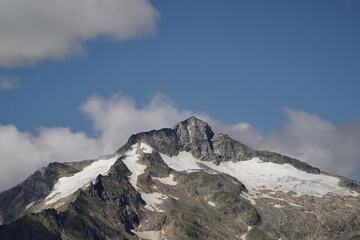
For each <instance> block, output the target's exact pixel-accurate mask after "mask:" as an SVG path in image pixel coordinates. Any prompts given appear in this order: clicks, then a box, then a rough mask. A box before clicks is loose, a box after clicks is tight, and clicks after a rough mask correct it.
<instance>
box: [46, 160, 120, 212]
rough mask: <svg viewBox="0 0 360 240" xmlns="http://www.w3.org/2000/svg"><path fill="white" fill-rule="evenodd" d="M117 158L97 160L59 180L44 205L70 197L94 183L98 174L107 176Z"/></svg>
mask: <svg viewBox="0 0 360 240" xmlns="http://www.w3.org/2000/svg"><path fill="white" fill-rule="evenodd" d="M118 157H119V156H114V157H112V158H110V159H99V160H97V161H96V162H93V163H92V164H90V165H89V166H87V167H85V168H84V169H83V170H82V171H81V172H78V173H75V174H74V175H72V176H70V177H61V178H59V179H58V181H57V182H56V184H55V185H54V187H53V190H52V191H51V192H50V194H49V195H48V196H47V197H46V199H45V200H46V202H45V205H49V204H53V203H56V202H57V201H59V200H60V199H62V198H66V197H68V196H70V195H71V194H73V193H75V192H76V191H77V190H78V189H79V188H82V187H83V186H85V185H87V184H88V183H90V182H91V181H94V180H95V179H96V177H97V176H98V175H99V174H101V175H103V176H105V175H107V173H108V172H109V170H110V168H111V166H112V165H113V164H114V163H115V162H116V160H117V159H118Z"/></svg>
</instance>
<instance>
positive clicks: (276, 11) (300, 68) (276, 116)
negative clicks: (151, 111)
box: [0, 0, 360, 178]
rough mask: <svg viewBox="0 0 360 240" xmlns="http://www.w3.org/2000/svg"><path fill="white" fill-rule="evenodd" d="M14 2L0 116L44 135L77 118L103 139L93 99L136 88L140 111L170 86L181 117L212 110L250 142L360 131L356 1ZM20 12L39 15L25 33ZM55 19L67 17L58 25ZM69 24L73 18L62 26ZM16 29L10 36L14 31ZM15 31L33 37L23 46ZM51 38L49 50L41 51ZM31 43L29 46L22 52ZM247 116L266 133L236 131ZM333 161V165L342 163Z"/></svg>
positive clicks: (127, 94)
mask: <svg viewBox="0 0 360 240" xmlns="http://www.w3.org/2000/svg"><path fill="white" fill-rule="evenodd" d="M77 1H78V2H82V4H85V3H84V2H86V1H85V0H77ZM99 1H100V2H101V0H99ZM9 2H10V0H4V1H3V2H1V3H0V8H2V9H3V11H4V12H5V11H7V12H9V14H8V15H6V14H1V15H2V17H0V20H1V21H0V22H1V23H0V28H2V29H4V31H3V32H4V34H2V35H3V36H2V37H0V39H1V41H0V109H1V113H0V124H1V125H2V126H10V125H13V126H15V127H16V133H19V134H20V135H21V133H27V134H30V135H31V138H33V139H38V138H39V132H38V130H36V129H38V128H39V127H41V126H44V127H47V128H58V127H63V128H69V131H70V132H71V133H74V134H75V133H79V132H82V133H83V134H85V135H86V137H87V138H90V139H92V138H93V139H97V138H99V136H100V137H101V136H102V134H103V133H104V129H103V128H102V127H99V126H97V125H99V120H96V119H95V117H94V115H96V114H97V113H98V112H97V113H96V114H95V113H94V111H95V110H84V106H85V105H86V104H88V103H89V101H90V100H94V99H97V100H98V101H100V102H102V103H103V104H105V105H106V104H110V102H111V101H118V102H121V103H123V104H125V103H124V101H125V100H124V99H125V98H127V99H128V100H129V99H130V100H129V101H130V102H131V103H132V104H134V106H133V109H132V110H134V109H135V110H138V111H141V110H144V109H148V108H151V107H150V105H151V102H156V101H155V100H154V99H157V98H158V96H159V93H161V94H163V95H165V97H164V96H163V97H160V98H161V99H162V100H160V102H161V104H160V105H159V106H164V105H166V107H165V109H169V108H171V109H172V110H174V111H176V112H177V113H179V115H176V114H175V115H176V116H178V117H179V118H180V117H181V116H187V115H188V114H190V113H191V114H193V113H194V114H199V115H201V116H205V118H206V117H208V118H209V119H210V120H209V121H214V122H215V121H216V122H217V123H218V124H219V126H221V127H219V129H221V130H223V131H225V132H228V133H229V134H233V136H234V137H236V136H237V137H238V139H240V140H244V141H245V142H246V141H248V143H249V144H250V145H251V144H252V145H253V146H256V147H262V148H268V149H270V150H278V151H282V152H284V153H286V154H290V155H293V156H295V157H298V156H302V155H301V154H303V153H301V154H300V153H297V150H296V148H297V147H299V144H301V143H302V142H306V141H308V142H309V143H314V141H313V142H312V141H311V139H317V140H316V141H315V142H318V140H319V139H323V138H324V136H325V135H321V134H323V133H324V132H326V134H328V133H329V132H332V133H333V134H335V135H336V136H337V137H338V139H345V140H344V142H350V143H351V144H354V143H358V142H359V141H360V140H359V139H360V134H359V136H358V135H357V133H358V132H359V131H360V129H359V126H360V125H359V124H358V121H360V110H359V102H360V94H359V90H360V79H359V78H360V67H359V66H360V44H359V43H360V2H358V1H352V0H347V1H345V0H344V1H329V0H327V1H235V0H231V1H203V0H199V1H189V0H184V1H150V2H147V1H142V0H139V1H135V2H137V3H138V5H134V6H132V5H131V4H129V1H126V0H123V1H122V0H119V1H116V0H113V1H110V2H112V3H114V2H119V3H120V4H119V5H118V6H117V5H114V6H112V9H115V10H119V11H120V14H116V11H115V10H114V12H111V10H109V9H107V8H104V10H103V12H100V10H98V9H92V8H91V7H89V8H86V9H88V11H90V12H91V16H90V15H89V16H88V19H87V18H86V17H85V18H84V19H85V20H86V21H85V20H84V21H81V20H79V18H80V17H79V18H76V17H74V18H73V19H72V18H71V17H72V15H71V14H70V13H68V12H65V14H64V15H61V14H59V16H57V15H56V16H54V17H52V16H51V15H44V16H42V15H41V14H40V17H39V18H36V17H34V14H37V15H39V14H38V12H36V11H37V10H36V9H35V8H34V9H35V10H36V11H35V10H34V11H32V10H28V7H26V4H25V1H23V2H24V3H23V5H21V2H22V1H20V5H11V4H10V3H9ZM64 2H68V3H69V4H74V3H71V1H64ZM75 2H76V1H75ZM44 3H45V2H44ZM27 4H31V1H30V3H29V2H28V3H27ZM114 4H115V3H114ZM1 5H3V7H1ZM45 5H46V4H45ZM130 5H131V6H130ZM34 6H35V5H34ZM79 6H80V5H79ZM50 7H52V6H50ZM87 7H88V6H87ZM7 8H8V9H7ZM31 9H32V8H31ZM59 9H60V10H59V12H61V8H59ZM64 9H66V8H64ZM74 9H75V10H76V6H75V7H74ZM79 9H80V8H79ZM81 9H84V7H82V8H81ZM122 9H125V10H124V12H121V11H122ZM138 9H140V10H141V11H140V10H139V11H137V10H138ZM135 10H136V11H135ZM82 11H83V10H79V12H80V13H81V14H82ZM84 11H85V10H84ZM92 11H93V12H92ZM126 11H128V12H130V14H127V13H126ZM0 13H1V10H0ZM14 13H15V14H14ZM17 14H19V15H17ZM20 14H22V15H26V14H28V16H29V18H24V19H30V20H29V21H30V23H29V28H30V31H29V32H27V33H24V32H25V31H26V30H24V29H23V28H22V27H21V26H22V24H23V23H22V22H21V21H22V20H23V19H22V18H20V20H19V19H17V18H16V16H20ZM96 14H98V15H96ZM112 14H113V15H112ZM79 15H80V14H79ZM26 16H27V15H26ZM62 16H68V18H69V19H70V20H71V21H70V24H69V23H67V22H66V21H63V20H58V22H56V21H55V20H56V19H57V17H58V18H59V19H61V17H62ZM74 16H75V15H74ZM84 16H85V15H84ZM94 16H97V19H95V20H94V19H93V18H95V17H94ZM107 16H110V17H109V19H107V20H103V19H105V18H107ZM111 17H113V18H111ZM32 19H35V20H34V22H31V21H32ZM54 19H55V20H54ZM40 20H41V21H40ZM53 20H54V22H56V23H60V24H54V25H52V22H53ZM93 20H94V23H93ZM132 22H135V23H134V24H131V23H132ZM39 23H41V24H39ZM43 23H45V24H43ZM47 23H48V24H47ZM122 23H124V24H123V25H124V26H123V27H122ZM61 24H63V25H64V26H60V27H59V25H61ZM66 24H68V25H74V27H71V26H66ZM77 25H79V29H77V28H76V26H77ZM90 25H91V26H90ZM94 26H96V27H94ZM118 26H120V27H118ZM56 27H59V30H57V29H56ZM41 28H44V29H45V28H46V30H44V31H43V29H41ZM48 29H55V30H54V32H55V33H56V34H54V33H52V35H51V34H47V33H48V32H49V30H48ZM84 29H85V30H84ZM87 29H90V30H88V32H86V31H87ZM132 29H135V30H134V31H132ZM32 30H33V32H31V31H32ZM134 32H135V33H134ZM7 34H8V35H9V36H11V37H12V38H10V37H9V38H6V37H7V36H6V35H7ZM35 35H38V36H39V38H36V37H34V36H35ZM50 35H51V36H50ZM54 36H55V37H54ZM8 39H16V40H18V39H23V40H21V41H19V45H18V46H17V45H16V44H11V42H15V43H17V42H16V41H10V40H8ZM64 39H65V40H64ZM69 39H72V40H73V42H76V43H73V42H72V43H71V41H70V40H69ZM6 41H9V42H10V43H9V44H8V45H6V44H7V43H6ZM51 41H54V44H50V43H51ZM62 41H69V42H70V43H68V42H66V43H64V46H65V47H67V49H65V48H64V49H65V50H62V48H60V47H59V46H62V43H63V42H62ZM48 43H49V47H47V48H45V47H44V49H46V50H43V51H40V50H39V51H38V52H36V51H37V49H38V48H39V49H41V47H42V46H45V45H46V46H47V44H48ZM57 43H59V44H57ZM2 44H3V46H4V47H1V45H2ZM9 46H10V47H9ZM26 46H29V47H28V48H27V47H26ZM69 46H70V47H69ZM79 46H80V50H79ZM12 48H14V49H12ZM50 48H52V49H51V50H49V49H50ZM56 48H59V49H60V50H59V49H56ZM8 49H10V50H9V51H8ZM29 49H30V50H31V51H30V50H29ZM54 49H55V50H56V51H55V50H54ZM69 49H70V50H69ZM21 51H24V52H26V54H28V52H31V54H28V55H26V58H23V59H22V58H21V56H25V55H24V54H23V53H22V52H21ZM1 55H2V56H1ZM19 56H20V57H19ZM59 59H60V60H59ZM114 94H118V95H117V96H118V97H114ZM119 94H120V95H119ZM119 96H120V97H119ZM111 99H112V100H111ZM114 99H115V100H114ZM129 104H130V103H129ZM159 106H157V107H159ZM133 112H134V111H132V113H133ZM135 112H136V111H135ZM164 116H166V113H164ZM119 117H122V116H119ZM296 117H298V118H296ZM134 118H136V115H134ZM295 118H296V119H295ZM175 120H177V119H175V118H174V119H172V121H175ZM159 122H161V121H159ZM168 122H169V124H170V122H171V121H170V120H169V121H168ZM238 123H247V124H248V125H249V126H251V128H252V129H253V130H254V132H255V133H254V134H255V135H256V136H257V137H255V139H262V143H261V144H259V143H255V140H254V138H252V139H250V140H249V139H246V137H241V136H240V137H239V136H238V135H236V134H240V133H239V132H236V133H232V132H231V131H230V130H229V128H231V127H233V126H235V125H236V124H238ZM319 124H320V125H319ZM295 125H296V126H295ZM309 126H312V127H313V128H315V129H324V131H323V132H322V133H321V134H320V135H317V136H316V137H315V136H310V135H309V134H307V135H306V136H303V135H305V134H302V132H304V130H303V128H301V127H304V128H306V129H308V130H309V129H310V130H309V132H314V131H312V130H311V129H312V128H311V127H309ZM324 126H326V127H325V128H323V127H324ZM121 127H125V126H119V129H120V130H121ZM148 127H150V128H152V127H154V128H155V127H158V126H157V125H149V126H148ZM226 127H227V128H226ZM99 129H100V130H99ZM131 129H134V131H135V130H137V129H139V130H143V129H142V128H137V127H134V128H131ZM294 129H296V130H294ZM14 131H15V130H14ZM295 132H296V134H295ZM354 132H355V133H356V134H354ZM3 136H5V135H3ZM252 136H253V135H252ZM289 136H291V137H289ZM331 136H333V135H331ZM124 138H125V137H124ZM289 138H291V139H292V140H291V141H295V142H296V144H294V145H292V146H289V147H287V148H286V149H283V148H281V147H279V145H276V144H275V145H276V146H275V145H274V144H273V143H269V142H274V141H275V140H276V141H278V144H280V143H284V142H289V141H288V140H289ZM274 139H275V140H274ZM279 139H283V140H282V141H280V140H279ZM309 139H310V140H309ZM31 141H34V140H31ZM31 141H30V142H31ZM276 141H275V142H276ZM291 141H290V142H291ZM320 141H321V140H320ZM324 141H325V142H326V141H328V140H324ZM340 142H341V141H340ZM265 143H266V144H265ZM331 144H335V143H331ZM331 144H330V143H329V145H324V146H319V148H320V149H321V150H322V151H325V150H327V148H329V146H335V145H331ZM351 144H350V145H351ZM115 145H118V146H121V145H122V143H120V142H119V143H116V144H114V146H115ZM355 145H356V144H355ZM347 148H349V146H348V145H347V146H344V150H343V151H344V152H346V151H348V150H346V149H347ZM294 149H295V150H294ZM351 149H352V148H351ZM0 151H1V150H0ZM304 151H305V150H304ZM311 151H312V149H311ZM349 151H353V150H349ZM354 151H355V150H354ZM70 152H71V151H70ZM325 152H326V151H325ZM358 153H359V152H356V151H355V152H352V154H351V156H350V157H349V159H350V160H348V161H349V163H356V161H358V159H359V155H357V158H356V154H358ZM6 154H8V153H3V156H8V155H6ZM94 154H95V153H94ZM297 154H298V155H297ZM307 154H308V155H309V154H310V153H307ZM305 155H306V154H305ZM331 156H332V157H334V154H332V155H331ZM80 157H82V155H81V156H80ZM337 157H338V156H337ZM304 158H305V159H307V157H304ZM54 159H55V160H58V161H62V160H63V159H58V158H56V157H55V158H54ZM66 160H68V159H66ZM20 162H21V161H20V160H19V163H20ZM45 162H46V161H45V160H44V161H42V162H38V163H37V164H34V165H36V167H38V166H39V165H41V164H44V163H45ZM310 162H311V161H310ZM358 162H359V161H358ZM311 163H313V162H311ZM335 163H336V161H335V160H334V162H333V163H331V166H333V167H329V168H328V170H333V169H335V167H334V165H335ZM5 164H6V163H3V165H5ZM316 164H318V165H320V166H323V165H322V164H320V163H318V162H315V165H316ZM14 166H15V165H14ZM324 166H325V168H326V166H327V165H326V164H324ZM355 169H356V170H355V172H354V171H352V172H351V171H348V172H346V171H345V170H344V172H340V173H339V174H345V175H347V176H350V177H353V178H358V176H360V171H359V169H360V166H359V164H357V165H356V167H355ZM345 172H346V173H345ZM350 172H351V173H350ZM24 174H25V173H24Z"/></svg>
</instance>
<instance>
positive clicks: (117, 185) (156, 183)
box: [0, 117, 360, 240]
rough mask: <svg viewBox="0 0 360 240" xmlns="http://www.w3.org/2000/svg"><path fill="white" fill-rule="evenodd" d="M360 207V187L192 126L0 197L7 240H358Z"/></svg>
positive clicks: (61, 167) (139, 139) (143, 136)
mask: <svg viewBox="0 0 360 240" xmlns="http://www.w3.org/2000/svg"><path fill="white" fill-rule="evenodd" d="M359 198H360V183H358V182H356V181H352V180H350V179H346V178H341V177H339V176H334V175H331V174H326V173H321V172H320V170H319V169H318V168H315V167H312V166H310V165H308V164H306V163H304V162H301V161H299V160H297V159H293V158H290V157H287V156H283V155H281V154H278V153H274V152H269V151H258V150H255V149H252V148H251V147H249V146H247V145H245V144H242V143H240V142H238V141H236V140H234V139H232V138H231V137H230V136H228V135H225V134H221V133H216V134H214V132H213V131H212V130H211V127H210V126H209V125H208V124H207V123H206V122H204V121H202V120H200V119H198V118H196V117H190V118H188V119H186V120H184V121H182V122H180V123H179V124H177V125H176V126H175V127H174V128H163V129H160V130H151V131H148V132H141V133H137V134H134V135H132V136H130V138H129V140H128V141H127V143H126V144H125V145H123V146H122V147H121V148H120V149H119V150H117V151H116V152H115V154H113V155H109V156H105V157H101V158H99V159H96V160H87V161H81V162H76V163H52V164H49V166H48V167H46V168H42V169H40V170H39V171H37V172H35V173H34V174H33V175H32V176H30V177H29V178H28V179H27V180H25V181H24V182H23V183H22V184H19V185H18V186H16V187H15V188H13V189H10V190H8V191H5V192H3V193H0V239H11V240H14V239H22V240H24V239H25V240H27V239H29V240H30V239H54V240H55V239H129V240H135V239H154V240H163V239H172V240H178V239H215V240H216V239H218V240H222V239H239V240H240V239H242V240H244V239H248V240H255V239H269V240H278V239H283V240H285V239H287V240H289V239H334V240H338V239H345V240H354V239H358V238H360V230H359V229H360V218H359V217H358V216H359V215H360V205H359ZM284 219H285V220H286V221H284ZM219 223H221V224H219ZM24 226H25V227H24ZM294 226H296V227H294Z"/></svg>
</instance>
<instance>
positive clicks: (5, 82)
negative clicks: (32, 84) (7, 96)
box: [0, 76, 19, 91]
mask: <svg viewBox="0 0 360 240" xmlns="http://www.w3.org/2000/svg"><path fill="white" fill-rule="evenodd" d="M18 81H19V78H18V77H17V76H0V91H1V90H6V89H11V88H16V86H17V83H18Z"/></svg>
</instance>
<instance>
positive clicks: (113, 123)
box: [0, 94, 360, 191]
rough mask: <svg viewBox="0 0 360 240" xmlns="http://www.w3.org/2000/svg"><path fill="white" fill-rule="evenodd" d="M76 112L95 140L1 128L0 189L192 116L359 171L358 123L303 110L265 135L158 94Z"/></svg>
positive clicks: (252, 140)
mask: <svg viewBox="0 0 360 240" xmlns="http://www.w3.org/2000/svg"><path fill="white" fill-rule="evenodd" d="M80 110H81V111H82V112H83V113H84V114H85V115H86V116H88V117H89V119H90V120H91V121H92V123H93V129H94V131H95V133H96V134H95V137H93V138H92V137H89V136H87V135H86V134H85V133H83V132H73V131H71V130H70V129H69V128H46V127H40V128H38V129H37V134H31V133H28V132H21V131H19V130H18V129H17V128H16V127H15V126H13V125H0V191H2V190H5V189H7V188H10V187H12V186H14V185H15V184H16V183H19V182H21V181H22V180H24V179H25V178H26V177H27V176H29V175H30V174H31V173H33V172H34V171H35V170H36V169H38V168H40V167H42V166H46V165H47V164H48V163H49V162H54V161H58V162H64V161H79V160H84V159H94V158H97V157H98V156H100V155H103V154H111V153H113V152H115V151H116V150H117V149H118V148H119V147H121V146H122V145H123V144H124V143H125V142H126V141H127V139H128V138H129V137H130V135H131V134H134V133H138V132H140V131H148V130H152V129H159V128H163V127H173V126H175V124H176V123H178V122H179V121H181V120H184V119H185V118H188V117H190V116H192V115H196V116H198V117H200V118H202V119H203V120H205V121H207V122H208V123H209V124H210V125H211V126H212V127H213V129H214V131H215V132H223V133H227V134H229V135H230V136H232V137H233V138H235V139H238V140H240V141H242V142H244V143H246V144H249V145H250V146H253V147H255V148H259V149H268V150H273V151H276V152H280V153H283V154H286V155H289V156H293V157H296V158H299V159H300V160H303V161H306V162H308V163H310V164H312V165H314V166H318V167H320V168H321V169H322V170H324V171H329V172H333V173H338V174H341V175H345V176H348V177H351V176H356V174H358V175H359V171H360V161H359V156H360V150H359V149H360V148H359V146H360V121H351V122H346V123H341V124H339V125H334V124H332V123H330V122H328V121H325V120H322V119H321V118H320V117H318V116H316V115H310V114H308V113H306V112H304V111H301V110H293V109H285V113H286V114H287V115H288V116H289V120H288V122H287V123H286V125H285V126H284V128H283V130H281V131H277V132H272V133H270V134H269V135H268V136H263V135H261V133H260V131H258V130H257V129H255V128H253V127H252V126H251V125H249V124H247V123H239V124H235V125H228V124H225V123H222V122H221V121H219V120H216V119H213V118H211V117H209V116H207V115H206V114H204V113H199V112H194V111H190V110H184V109H180V108H179V107H177V106H176V105H175V104H174V103H172V102H171V101H170V100H169V99H167V98H166V97H165V96H164V95H162V94H156V95H154V96H153V97H152V98H151V99H150V101H149V103H148V104H146V105H145V106H143V107H139V106H137V105H136V103H135V102H134V100H133V99H131V98H129V97H126V96H124V95H121V94H117V95H113V96H112V97H110V98H109V99H106V98H103V97H100V96H98V95H94V96H92V97H90V98H89V99H88V100H87V101H86V102H85V103H84V104H83V105H82V106H81V107H80Z"/></svg>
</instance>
